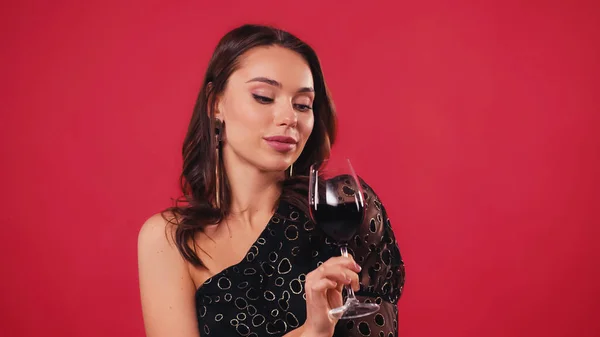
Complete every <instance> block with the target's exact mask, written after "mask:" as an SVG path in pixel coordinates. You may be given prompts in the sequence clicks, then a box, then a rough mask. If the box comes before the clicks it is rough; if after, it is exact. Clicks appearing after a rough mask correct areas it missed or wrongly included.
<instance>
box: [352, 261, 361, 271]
mask: <svg viewBox="0 0 600 337" xmlns="http://www.w3.org/2000/svg"><path fill="white" fill-rule="evenodd" d="M354 265H355V266H356V269H358V271H361V270H362V268H361V267H360V266H359V265H358V263H356V262H354Z"/></svg>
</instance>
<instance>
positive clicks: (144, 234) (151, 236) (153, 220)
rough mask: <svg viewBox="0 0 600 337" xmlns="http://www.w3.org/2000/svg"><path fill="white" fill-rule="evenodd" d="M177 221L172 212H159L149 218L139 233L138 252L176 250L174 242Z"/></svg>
mask: <svg viewBox="0 0 600 337" xmlns="http://www.w3.org/2000/svg"><path fill="white" fill-rule="evenodd" d="M176 220H177V217H176V216H175V215H174V214H173V213H171V212H159V213H155V214H152V215H151V216H150V217H148V218H147V219H146V220H145V221H144V222H143V224H142V226H141V227H140V229H139V232H138V250H140V251H145V250H156V249H169V250H172V249H175V250H176V247H175V244H174V241H173V237H174V234H175V230H176Z"/></svg>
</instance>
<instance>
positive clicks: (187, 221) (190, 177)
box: [162, 24, 337, 266]
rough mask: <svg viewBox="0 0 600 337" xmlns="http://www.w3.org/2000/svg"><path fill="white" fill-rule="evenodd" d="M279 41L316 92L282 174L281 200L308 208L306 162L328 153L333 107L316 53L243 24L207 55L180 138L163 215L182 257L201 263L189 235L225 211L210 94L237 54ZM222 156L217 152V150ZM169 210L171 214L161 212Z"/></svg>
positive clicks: (283, 35)
mask: <svg viewBox="0 0 600 337" xmlns="http://www.w3.org/2000/svg"><path fill="white" fill-rule="evenodd" d="M260 46H280V47H283V48H287V49H289V50H292V51H294V52H296V53H298V54H299V55H301V56H302V57H303V58H304V60H306V62H307V63H308V66H309V67H310V70H311V72H312V76H313V81H314V89H315V98H314V102H313V113H314V117H315V123H314V127H313V130H312V133H311V134H310V137H309V138H308V140H307V142H306V145H305V147H304V149H303V151H302V153H301V154H300V156H299V158H298V160H297V161H296V162H295V163H294V170H293V176H292V177H290V176H289V175H287V174H286V179H285V180H284V181H283V182H282V194H281V197H280V200H279V201H281V200H286V201H288V202H290V203H292V204H294V205H296V206H298V207H299V208H300V209H303V210H304V211H308V201H307V190H308V171H309V169H310V165H311V164H312V163H314V162H316V161H320V160H323V159H326V158H327V157H329V152H330V149H331V146H332V145H333V143H334V141H335V136H336V124H337V121H336V113H335V107H334V105H333V102H332V100H331V98H330V95H329V91H328V89H327V86H326V84H325V79H324V77H323V71H322V70H321V65H320V62H319V59H318V57H317V54H316V53H315V51H314V50H313V49H312V48H311V47H310V46H309V45H308V44H306V43H305V42H303V41H302V40H300V39H299V38H297V37H296V36H294V35H292V34H290V33H289V32H286V31H284V30H281V29H278V28H275V27H272V26H264V25H253V24H246V25H243V26H240V27H237V28H235V29H233V30H231V31H229V32H228V33H227V34H225V35H224V36H223V37H222V38H221V40H220V41H219V43H218V45H217V47H216V48H215V51H214V53H213V55H212V57H211V59H210V62H209V64H208V68H207V70H206V74H205V76H204V81H203V82H202V86H201V89H200V92H199V94H198V97H197V100H196V104H195V106H194V110H193V113H192V117H191V121H190V123H189V127H188V130H187V134H186V136H185V139H184V142H183V149H182V155H183V170H182V172H181V177H180V187H181V192H182V195H181V196H180V197H179V198H178V199H177V200H176V202H175V205H174V206H173V207H170V208H168V209H166V210H165V211H164V212H163V213H162V214H163V217H164V218H165V219H166V220H167V221H168V222H170V223H171V224H173V225H175V231H174V235H173V239H174V242H175V245H176V246H177V249H178V250H179V252H180V253H181V255H182V256H183V257H184V259H185V260H187V261H188V262H190V263H191V264H193V265H195V266H202V265H203V264H202V261H201V260H200V258H199V256H198V254H197V251H196V248H199V249H201V250H202V248H201V247H198V246H197V245H196V242H195V240H194V238H195V236H196V234H197V233H198V232H202V231H203V229H204V227H205V226H206V225H208V224H216V223H219V222H221V221H222V219H223V218H224V217H226V216H227V215H228V214H229V212H230V207H231V192H230V188H229V180H228V179H227V174H226V172H224V171H225V170H223V169H220V170H219V171H220V172H221V173H220V176H221V177H220V182H221V183H220V186H221V191H220V207H216V206H215V205H216V202H215V200H216V197H215V196H216V184H215V180H216V171H215V168H216V165H221V166H220V167H221V168H222V165H223V163H222V159H221V160H219V162H218V163H217V156H216V154H215V149H216V147H217V143H216V142H217V141H216V139H215V117H214V115H213V111H214V107H215V98H216V97H218V95H219V94H221V93H222V92H223V91H224V90H225V86H226V85H227V81H228V79H229V77H230V76H231V74H232V73H233V72H234V71H236V70H237V69H238V67H239V60H240V57H241V56H242V55H243V54H244V53H246V52H247V51H249V50H250V49H252V48H255V47H260ZM219 157H222V156H219ZM166 214H170V216H166Z"/></svg>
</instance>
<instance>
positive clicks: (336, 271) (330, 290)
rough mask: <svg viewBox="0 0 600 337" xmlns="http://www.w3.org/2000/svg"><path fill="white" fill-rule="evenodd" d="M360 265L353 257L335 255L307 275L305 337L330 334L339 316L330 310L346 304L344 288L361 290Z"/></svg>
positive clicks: (328, 336)
mask: <svg viewBox="0 0 600 337" xmlns="http://www.w3.org/2000/svg"><path fill="white" fill-rule="evenodd" d="M359 271H360V266H359V265H358V264H357V263H356V262H354V259H353V258H352V257H342V256H339V257H333V258H331V259H329V260H327V261H326V262H325V263H323V264H322V265H321V266H319V267H318V268H317V269H315V270H313V271H312V272H310V273H308V275H306V283H305V292H306V322H305V323H304V326H303V328H304V333H303V336H305V337H322V336H323V337H325V336H327V337H331V336H332V335H333V332H334V329H335V324H336V323H337V321H338V318H335V317H332V316H330V315H329V310H331V309H332V308H337V307H340V306H342V305H343V304H344V302H343V299H342V288H343V287H344V285H346V284H350V285H351V286H352V289H353V290H358V289H359V284H358V274H357V273H358V272H359Z"/></svg>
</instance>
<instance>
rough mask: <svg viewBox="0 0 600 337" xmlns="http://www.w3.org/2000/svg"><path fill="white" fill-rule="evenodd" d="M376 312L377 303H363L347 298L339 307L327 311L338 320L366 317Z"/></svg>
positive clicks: (377, 309) (377, 308)
mask: <svg viewBox="0 0 600 337" xmlns="http://www.w3.org/2000/svg"><path fill="white" fill-rule="evenodd" d="M377 311H379V304H377V303H363V302H359V301H358V300H357V299H350V298H349V299H347V300H346V303H344V305H342V306H341V307H338V308H334V309H331V310H329V314H330V315H331V316H332V317H335V318H338V319H352V318H358V317H364V316H368V315H371V314H374V313H375V312H377Z"/></svg>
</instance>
